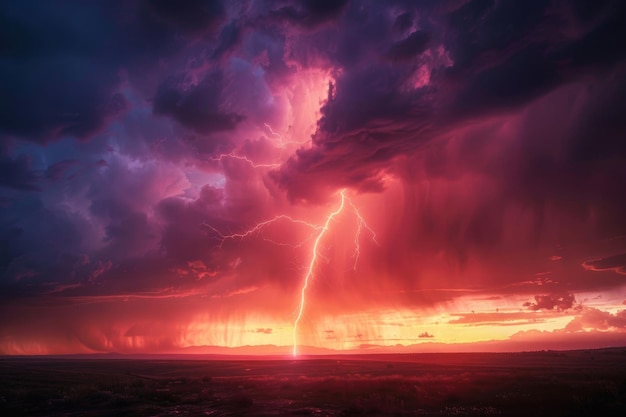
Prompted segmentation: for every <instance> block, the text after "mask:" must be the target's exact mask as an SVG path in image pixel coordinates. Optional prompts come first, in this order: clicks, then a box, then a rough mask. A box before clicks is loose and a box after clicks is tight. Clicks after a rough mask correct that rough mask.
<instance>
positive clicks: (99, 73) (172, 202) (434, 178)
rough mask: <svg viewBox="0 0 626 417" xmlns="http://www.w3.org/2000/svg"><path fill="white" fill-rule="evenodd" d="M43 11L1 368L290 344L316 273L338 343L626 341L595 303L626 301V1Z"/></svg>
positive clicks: (308, 312)
mask: <svg viewBox="0 0 626 417" xmlns="http://www.w3.org/2000/svg"><path fill="white" fill-rule="evenodd" d="M36 3H37V4H35V2H32V1H8V2H4V3H3V4H2V6H0V23H1V24H0V43H1V44H2V45H3V47H2V48H0V79H2V81H3V82H2V85H3V86H5V87H4V88H3V90H2V91H3V93H2V94H0V107H1V108H2V109H3V111H2V113H1V114H0V141H1V144H0V206H1V207H2V213H1V214H0V298H2V299H3V301H4V302H3V303H0V306H1V307H0V314H2V317H7V319H6V320H3V322H2V324H0V352H9V353H10V352H23V353H28V352H31V351H35V350H37V349H40V350H38V351H40V352H49V351H55V352H60V351H106V350H120V351H133V350H141V349H144V350H161V351H163V350H168V349H177V348H181V347H185V346H191V345H199V344H218V345H226V346H235V345H242V344H252V345H254V344H268V343H274V344H289V343H291V341H292V334H291V329H292V326H293V319H294V314H293V313H294V311H298V306H299V304H298V302H299V294H301V292H300V290H301V288H302V285H303V279H304V277H305V276H307V274H306V271H307V269H308V268H309V267H311V268H312V269H313V273H312V274H310V276H311V283H310V286H309V287H308V292H307V294H306V295H307V296H308V298H307V304H306V308H305V309H304V310H303V311H304V315H303V321H302V327H301V328H300V330H299V331H300V332H301V334H300V336H301V340H302V342H303V343H308V344H313V345H320V346H327V347H333V348H338V349H342V348H350V347H355V346H356V343H359V344H360V343H362V342H364V341H366V340H368V341H373V342H374V343H373V344H383V345H384V344H396V343H404V344H410V343H414V342H415V341H418V342H419V339H428V338H429V336H430V335H433V334H435V335H437V341H442V342H446V341H452V340H457V339H454V337H456V336H453V334H455V332H454V331H449V330H446V329H447V328H446V326H449V327H450V328H458V327H462V328H463V329H464V331H465V332H468V333H463V336H462V337H467V338H468V339H467V340H470V339H471V340H478V339H480V338H481V337H482V338H484V337H485V336H484V334H486V333H484V332H486V330H485V329H492V330H493V334H494V335H500V336H501V335H503V334H505V333H503V332H505V331H506V328H507V327H517V326H526V327H524V331H532V330H537V331H550V332H552V331H556V330H559V329H557V325H559V326H561V327H562V326H563V325H564V324H563V323H564V321H563V320H565V318H564V317H566V316H569V315H576V314H579V315H578V316H577V317H576V318H575V319H574V321H576V320H578V322H580V323H581V324H580V325H578V324H575V325H574V324H573V325H572V326H574V327H575V326H578V327H581V326H582V327H581V328H584V329H587V328H594V329H598V330H603V331H617V329H621V327H620V326H618V325H616V323H617V322H616V321H615V320H618V318H612V319H610V320H609V318H607V319H606V320H609V322H610V323H613V324H610V325H608V324H607V326H605V327H604V328H603V327H601V326H600V325H592V324H593V323H592V321H593V320H594V319H593V318H591V313H590V311H591V312H593V311H594V310H580V308H578V309H576V308H573V307H576V306H575V300H582V299H584V297H586V296H579V294H583V293H585V294H586V293H594V294H595V293H598V294H600V295H601V297H600V298H598V299H599V300H602V301H601V302H600V301H598V303H599V304H601V305H595V304H594V306H593V307H586V308H588V309H592V308H597V310H598V312H597V313H594V314H597V315H602V314H605V313H606V314H610V313H607V311H613V310H610V309H613V308H615V304H616V303H617V304H619V302H617V301H615V300H623V299H624V296H626V294H624V291H623V284H624V281H623V272H624V265H625V262H624V255H622V254H623V253H626V238H625V237H624V236H626V218H625V217H624V213H625V212H626V194H625V193H624V192H623V191H624V189H626V168H625V167H626V145H625V142H624V140H623V138H624V135H625V134H626V124H625V122H624V121H625V120H626V117H624V116H625V115H624V109H625V108H626V102H625V97H626V91H625V90H626V83H625V82H624V80H625V77H624V75H625V71H626V67H625V66H624V64H625V63H626V51H625V50H624V48H622V47H621V45H620V44H619V42H615V39H622V38H624V37H626V33H624V32H625V31H626V26H624V25H623V21H624V18H626V6H625V5H624V4H623V2H621V1H617V0H613V1H611V0H609V1H604V2H588V1H571V2H560V1H549V0H546V1H537V2H494V1H482V0H480V1H479V0H468V1H457V0H449V1H448V0H446V1H430V0H428V1H422V2H407V1H403V0H393V1H389V2H379V1H373V0H371V1H367V0H366V1H353V0H346V1H309V0H281V1H277V2H267V1H255V2H251V1H246V0H242V1H235V2H225V1H219V0H210V1H189V2H185V4H184V5H179V4H176V5H174V3H172V2H168V1H161V0H128V1H122V2H116V3H115V4H110V2H106V1H95V2H89V3H85V2H81V1H73V0H72V1H50V2H46V3H45V4H39V2H36ZM340 192H341V194H340ZM342 203H343V204H342ZM332 213H335V214H334V215H332V216H331V217H329V216H330V215H331V214H332ZM318 238H319V239H318ZM313 258H315V261H314V262H312V261H311V260H312V259H313ZM581 265H582V266H581ZM597 271H605V272H602V273H598V272H597ZM537 294H540V295H537ZM533 297H534V301H527V300H533ZM183 300H184V302H183ZM525 302H526V304H524V303H525ZM520 309H521V310H520ZM174 310H175V311H176V313H175V314H171V315H170V316H167V317H166V315H165V313H163V312H164V311H174ZM111 311H116V312H118V313H115V314H113V313H111ZM468 311H476V313H475V314H469V313H467V312H468ZM581 311H582V313H581ZM44 316H45V320H43V319H42V321H41V322H39V320H40V319H39V318H40V317H44ZM611 317H613V316H611ZM615 317H617V316H615ZM419 318H421V319H419ZM559 320H561V321H559ZM584 320H587V321H585V322H584V323H582V321H584ZM161 322H162V323H164V324H163V325H164V326H165V328H164V329H161V330H159V329H158V325H157V324H158V323H161ZM578 322H577V323H578ZM607 323H608V322H607ZM429 326H430V327H429ZM437 326H440V327H441V328H439V327H437ZM542 326H543V327H542ZM64 329H68V330H64ZM326 329H333V332H332V333H329V332H326ZM495 329H497V330H495ZM471 332H476V333H471ZM479 332H483V333H480V334H479ZM506 334H507V335H508V336H511V335H512V334H513V333H506ZM38 335H40V336H38ZM354 335H361V336H362V337H360V338H356V337H355V336H354ZM330 336H332V337H330ZM255 337H257V338H258V339H255ZM459 337H461V336H459ZM357 339H361V340H357ZM457 341H459V340H457Z"/></svg>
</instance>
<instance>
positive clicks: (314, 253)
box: [202, 155, 378, 356]
mask: <svg viewBox="0 0 626 417" xmlns="http://www.w3.org/2000/svg"><path fill="white" fill-rule="evenodd" d="M230 156H232V155H230ZM339 195H340V196H341V200H340V204H339V207H338V208H337V209H336V210H335V211H333V212H331V213H329V214H328V215H327V216H326V221H325V222H324V224H323V225H322V226H320V225H317V224H313V223H309V222H306V221H304V220H300V219H294V218H293V217H291V216H287V215H285V214H281V215H278V216H275V217H273V218H271V219H269V220H265V221H262V222H259V223H257V224H256V225H254V226H253V227H251V228H249V229H247V230H245V231H243V232H240V233H231V234H225V233H222V232H221V231H220V230H218V229H217V228H215V227H213V226H211V225H210V224H208V223H203V224H202V226H204V227H207V228H208V229H210V230H212V231H213V232H215V234H216V235H217V237H218V239H219V241H220V244H219V247H220V248H221V247H222V245H223V244H224V242H226V241H227V240H233V239H237V240H242V239H245V238H248V237H250V236H253V235H255V234H258V233H261V232H262V231H263V229H265V228H266V227H268V226H269V225H271V224H273V223H276V222H278V221H280V220H287V221H289V222H291V223H294V224H300V225H304V226H307V227H309V228H311V229H313V233H312V234H311V235H309V236H308V237H307V238H306V239H304V240H302V241H301V242H300V243H298V244H296V245H290V244H286V243H280V242H274V241H272V240H269V239H265V240H266V241H268V242H271V243H274V244H276V245H287V246H291V247H294V248H298V247H301V246H302V245H303V244H304V243H306V242H308V241H309V240H311V239H312V238H313V237H314V236H315V241H314V243H313V247H312V248H311V259H310V261H309V265H308V268H307V270H306V274H305V276H304V281H303V284H302V288H301V289H300V305H299V307H298V315H297V316H296V318H295V320H294V323H293V356H297V355H298V325H299V324H300V320H301V319H302V315H303V314H304V307H305V305H306V295H307V289H308V287H309V282H310V281H311V279H312V278H313V273H314V270H315V266H316V265H317V263H318V261H319V259H320V258H324V256H323V254H321V253H319V245H320V242H321V241H322V239H323V238H324V236H325V235H326V233H327V232H328V230H329V228H330V224H331V222H332V221H333V220H334V219H335V217H337V216H338V215H339V214H340V213H341V212H342V211H343V210H344V208H345V206H346V201H347V202H348V204H349V205H350V207H351V209H352V211H353V212H354V215H355V216H356V219H357V230H356V233H355V236H354V245H355V252H354V258H355V260H354V266H353V269H354V270H356V265H357V263H358V260H359V257H360V254H361V249H360V243H359V241H360V238H361V233H362V232H363V230H367V231H368V232H369V233H370V234H371V236H372V241H373V242H374V243H375V244H376V245H378V242H377V241H376V233H375V232H374V230H373V229H372V228H371V227H370V226H369V225H368V224H367V223H366V222H365V219H363V216H362V215H361V212H360V211H359V209H358V208H357V207H356V205H355V204H354V203H353V202H352V200H350V198H348V197H346V192H345V190H341V191H340V192H339ZM316 233H317V235H316Z"/></svg>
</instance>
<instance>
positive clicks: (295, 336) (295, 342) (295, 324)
mask: <svg viewBox="0 0 626 417" xmlns="http://www.w3.org/2000/svg"><path fill="white" fill-rule="evenodd" d="M340 195H341V204H340V205H339V208H338V209H337V210H335V211H333V212H332V213H330V214H329V215H328V217H326V222H325V223H324V226H323V227H322V229H321V231H320V233H319V234H318V235H317V237H316V238H315V243H313V249H312V253H311V261H310V262H309V267H308V269H307V271H306V275H305V276H304V284H303V285H302V289H301V290H300V308H299V310H298V316H297V317H296V320H295V321H294V322H293V356H297V355H298V324H299V323H300V319H301V318H302V313H303V311H304V304H305V300H306V290H307V288H308V286H309V280H310V279H311V277H312V276H313V268H314V267H315V264H316V263H317V257H318V253H317V248H318V246H319V244H320V241H321V240H322V238H323V237H324V235H325V234H326V232H328V227H329V226H330V222H331V221H332V220H333V218H334V217H335V216H337V215H338V214H339V213H341V211H342V210H343V207H344V206H345V202H346V195H345V191H344V190H342V191H341V192H340Z"/></svg>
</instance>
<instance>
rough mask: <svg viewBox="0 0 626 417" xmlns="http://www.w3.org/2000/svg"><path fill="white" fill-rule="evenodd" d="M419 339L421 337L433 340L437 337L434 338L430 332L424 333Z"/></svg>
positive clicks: (419, 335)
mask: <svg viewBox="0 0 626 417" xmlns="http://www.w3.org/2000/svg"><path fill="white" fill-rule="evenodd" d="M417 337H419V338H420V339H432V338H434V337H435V336H433V335H432V334H430V333H428V332H423V333H420V334H418V335H417Z"/></svg>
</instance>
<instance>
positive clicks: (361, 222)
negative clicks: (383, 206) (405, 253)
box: [348, 199, 380, 271]
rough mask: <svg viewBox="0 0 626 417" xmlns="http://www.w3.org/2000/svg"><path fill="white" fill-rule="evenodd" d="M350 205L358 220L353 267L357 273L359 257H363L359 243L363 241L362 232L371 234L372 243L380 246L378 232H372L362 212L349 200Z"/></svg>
mask: <svg viewBox="0 0 626 417" xmlns="http://www.w3.org/2000/svg"><path fill="white" fill-rule="evenodd" d="M348 203H350V206H351V207H352V210H353V211H354V215H355V216H356V218H357V229H356V233H355V234H354V264H353V265H352V270H353V271H356V266H357V264H358V263H359V257H360V256H361V245H360V243H359V241H360V239H361V232H362V231H363V229H365V230H367V231H368V232H370V234H371V235H372V241H373V242H374V243H375V244H376V245H377V246H380V245H379V244H378V241H377V240H376V232H374V230H372V228H371V227H369V225H368V224H367V223H366V222H365V220H364V219H363V216H361V212H360V211H359V209H358V208H357V207H356V206H355V205H354V203H353V202H352V200H350V199H348Z"/></svg>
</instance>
